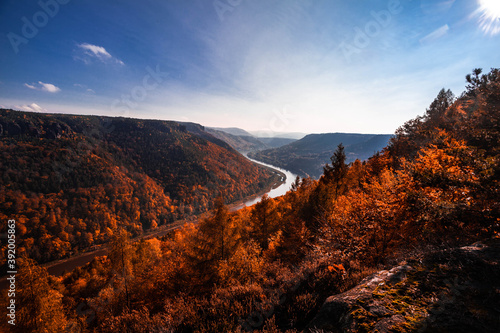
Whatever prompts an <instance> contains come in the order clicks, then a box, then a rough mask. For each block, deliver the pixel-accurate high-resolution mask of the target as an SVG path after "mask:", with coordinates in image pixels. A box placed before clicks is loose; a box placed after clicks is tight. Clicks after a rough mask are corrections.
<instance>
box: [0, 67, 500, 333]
mask: <svg viewBox="0 0 500 333" xmlns="http://www.w3.org/2000/svg"><path fill="white" fill-rule="evenodd" d="M466 80H467V83H468V84H467V88H466V91H465V92H464V93H463V94H461V95H460V97H458V98H455V96H454V95H453V94H452V93H451V91H449V90H448V91H447V90H444V89H443V90H441V91H440V92H439V94H438V95H437V97H436V98H435V99H434V101H432V103H431V104H430V106H429V108H428V109H427V110H425V112H424V114H423V115H422V116H419V117H417V118H415V119H412V120H409V121H408V122H407V123H405V124H403V125H402V126H401V127H400V128H399V129H398V130H397V131H396V134H395V135H394V137H393V138H392V139H391V140H390V143H389V145H388V146H387V147H385V148H384V149H383V150H382V151H381V152H380V153H379V154H376V155H374V156H372V157H371V158H369V159H368V160H367V161H366V162H365V163H361V162H360V161H355V162H354V163H351V164H348V163H347V156H346V150H345V149H344V148H343V146H342V145H339V146H338V147H337V149H336V150H335V151H334V153H333V155H332V158H331V160H330V161H331V163H329V164H328V165H327V166H325V168H324V172H323V175H322V176H321V177H320V179H319V180H314V179H311V178H303V179H297V180H296V182H295V183H294V184H293V186H292V188H291V190H290V191H289V192H288V193H286V194H285V195H283V196H281V197H277V198H268V197H266V196H264V197H263V199H262V200H261V201H260V202H259V203H257V204H255V205H253V206H251V207H246V208H244V209H241V210H239V211H236V212H230V211H229V209H228V208H227V206H225V205H224V201H223V199H222V198H219V199H218V200H216V202H215V203H214V208H213V209H212V211H211V212H210V214H207V216H204V217H202V218H199V219H198V220H197V223H193V224H189V225H186V226H185V227H184V228H182V229H179V230H175V231H172V232H171V233H170V234H168V235H166V236H165V237H163V238H161V239H149V240H142V241H140V242H135V243H133V242H132V241H131V240H130V233H129V232H127V231H126V230H120V231H117V232H116V233H114V235H113V237H112V240H111V242H110V244H109V253H108V255H107V256H104V257H98V258H95V260H93V261H92V262H91V263H89V264H87V265H86V266H85V267H81V268H79V269H76V270H74V271H72V272H69V273H67V274H65V275H64V276H62V277H51V276H49V275H48V274H47V271H46V269H45V268H43V267H40V266H38V265H36V263H35V262H34V261H32V260H30V259H20V260H19V262H18V264H19V268H18V271H19V272H20V273H19V274H18V276H17V278H16V283H17V284H16V288H17V289H16V297H17V299H19V300H22V304H23V305H25V306H23V307H22V309H30V310H29V311H28V310H25V311H24V312H22V310H20V313H19V321H18V322H17V323H16V330H17V331H18V332H31V331H35V330H38V331H48V332H58V331H64V330H68V331H74V332H104V333H107V332H109V333H111V332H162V331H167V332H211V333H212V332H213V333H219V332H242V331H256V332H264V333H276V332H287V333H296V332H308V333H313V332H314V333H320V332H351V331H352V332H373V331H375V330H378V331H380V332H498V329H499V322H498V311H499V308H498V302H499V292H498V288H499V282H498V281H499V273H500V272H499V266H498V265H499V262H500V251H499V248H500V246H499V239H500V225H499V222H500V203H499V200H498V198H499V197H500V145H499V144H498V143H499V142H500V70H498V69H492V70H491V72H490V73H487V74H484V75H483V74H482V72H481V70H474V73H473V74H471V75H468V76H467V77H466ZM358 143H359V142H358ZM353 145H354V143H353ZM18 162H19V164H20V165H23V161H22V160H19V161H18ZM24 165H26V163H25V164H24ZM13 206H16V204H14V205H13ZM478 241H479V243H478ZM52 250H54V249H52ZM33 290H36V291H37V292H36V293H34V292H33ZM0 300H2V299H0ZM6 302H7V298H6V297H5V294H4V297H3V302H0V303H1V304H0V306H2V307H5V306H6V304H7V303H6ZM40 304H41V305H45V306H40ZM47 304H50V306H48V305H47ZM0 325H5V321H4V322H3V323H0ZM313 327H318V329H317V330H315V329H313Z"/></svg>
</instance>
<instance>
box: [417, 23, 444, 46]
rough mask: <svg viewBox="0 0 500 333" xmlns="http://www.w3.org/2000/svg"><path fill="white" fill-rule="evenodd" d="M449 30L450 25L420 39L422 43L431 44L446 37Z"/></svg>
mask: <svg viewBox="0 0 500 333" xmlns="http://www.w3.org/2000/svg"><path fill="white" fill-rule="evenodd" d="M449 30H450V27H449V26H448V24H445V25H443V26H442V27H440V28H438V29H436V30H434V31H433V32H431V33H430V34H428V35H427V36H425V37H424V38H422V39H420V43H421V44H427V43H431V42H433V41H435V40H438V39H439V38H441V37H443V36H444V35H446V34H447V33H448V31H449Z"/></svg>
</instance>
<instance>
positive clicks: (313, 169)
mask: <svg viewBox="0 0 500 333" xmlns="http://www.w3.org/2000/svg"><path fill="white" fill-rule="evenodd" d="M391 137H392V135H385V134H381V135H375V134H352V133H325V134H309V135H307V136H305V137H304V138H302V139H300V140H298V141H294V142H292V143H289V144H287V145H284V146H281V147H278V148H274V149H267V150H264V151H260V152H255V153H251V154H249V156H250V157H252V158H254V159H257V160H259V161H262V162H265V163H269V164H272V165H276V166H279V167H281V168H283V169H287V170H290V171H292V172H294V173H296V174H298V175H300V176H302V177H306V176H310V177H313V178H319V177H320V176H321V174H322V173H323V167H324V166H325V164H326V163H328V162H330V157H331V156H332V154H333V152H334V151H335V149H336V148H337V146H338V144H339V143H342V144H343V145H344V146H345V153H346V157H347V162H354V161H355V160H356V159H359V160H365V159H368V158H369V157H371V156H372V155H373V154H374V153H376V152H377V151H380V150H381V149H382V148H384V147H385V146H387V144H388V143H389V140H390V138H391Z"/></svg>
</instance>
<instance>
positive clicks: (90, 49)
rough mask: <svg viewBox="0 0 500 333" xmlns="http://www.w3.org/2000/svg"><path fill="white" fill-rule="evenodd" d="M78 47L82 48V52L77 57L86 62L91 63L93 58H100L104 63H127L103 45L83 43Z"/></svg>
mask: <svg viewBox="0 0 500 333" xmlns="http://www.w3.org/2000/svg"><path fill="white" fill-rule="evenodd" d="M78 48H79V49H80V54H79V55H77V56H76V59H78V60H81V61H83V62H84V63H86V64H90V63H91V62H92V59H98V60H100V61H101V62H103V63H108V62H115V63H117V64H118V65H125V64H124V63H123V61H121V60H120V59H117V58H115V57H113V56H112V55H111V54H110V53H109V52H108V51H106V49H105V48H104V47H102V46H98V45H93V44H89V43H82V44H78Z"/></svg>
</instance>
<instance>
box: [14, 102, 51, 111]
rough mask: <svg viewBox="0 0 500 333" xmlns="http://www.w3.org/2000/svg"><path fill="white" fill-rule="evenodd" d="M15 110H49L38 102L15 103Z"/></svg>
mask: <svg viewBox="0 0 500 333" xmlns="http://www.w3.org/2000/svg"><path fill="white" fill-rule="evenodd" d="M12 109H14V110H20V111H29V112H47V110H46V109H44V108H42V107H41V106H40V105H38V104H36V103H31V104H29V105H14V106H12Z"/></svg>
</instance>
